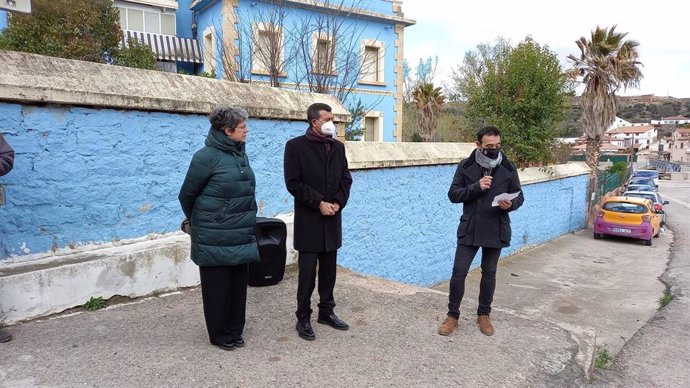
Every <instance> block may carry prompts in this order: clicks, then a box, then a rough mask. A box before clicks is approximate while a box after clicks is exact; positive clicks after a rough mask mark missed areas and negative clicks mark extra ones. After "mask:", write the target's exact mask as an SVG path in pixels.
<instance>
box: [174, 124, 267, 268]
mask: <svg viewBox="0 0 690 388" xmlns="http://www.w3.org/2000/svg"><path fill="white" fill-rule="evenodd" d="M255 186H256V181H255V178H254V172H253V171H252V169H251V167H250V166H249V159H248V158H247V155H246V154H245V152H244V143H240V142H236V141H233V140H230V139H229V138H228V137H227V136H226V135H225V134H224V133H222V132H219V131H215V130H213V129H212V130H210V131H209V134H208V136H207V137H206V147H204V148H202V149H201V150H199V151H197V153H195V154H194V157H193V158H192V163H191V164H190V166H189V171H187V176H186V178H185V180H184V183H183V184H182V188H181V189H180V195H179V197H178V198H179V200H180V205H182V211H183V212H184V215H185V216H186V217H187V218H188V219H189V220H190V221H191V233H190V235H191V240H192V250H191V256H192V261H194V263H196V264H197V265H199V266H203V267H211V266H229V265H238V264H244V263H250V262H254V261H258V260H259V251H258V248H257V245H256V237H255V235H254V231H255V227H256V199H255V196H254V189H255Z"/></svg>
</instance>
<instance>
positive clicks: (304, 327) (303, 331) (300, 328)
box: [295, 321, 316, 341]
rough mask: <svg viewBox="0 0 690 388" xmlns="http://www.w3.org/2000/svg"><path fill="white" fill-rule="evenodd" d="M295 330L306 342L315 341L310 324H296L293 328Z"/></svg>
mask: <svg viewBox="0 0 690 388" xmlns="http://www.w3.org/2000/svg"><path fill="white" fill-rule="evenodd" d="M295 329H297V334H299V336H300V338H304V339H305V340H307V341H313V340H315V339H316V335H314V330H313V329H312V328H311V323H309V322H308V321H307V322H297V326H296V327H295Z"/></svg>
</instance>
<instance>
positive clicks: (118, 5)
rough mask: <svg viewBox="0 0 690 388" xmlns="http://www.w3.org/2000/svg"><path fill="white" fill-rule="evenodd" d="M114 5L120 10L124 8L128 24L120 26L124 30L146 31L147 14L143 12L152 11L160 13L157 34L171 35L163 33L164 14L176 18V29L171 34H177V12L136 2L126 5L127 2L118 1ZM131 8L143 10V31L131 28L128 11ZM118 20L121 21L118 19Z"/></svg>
mask: <svg viewBox="0 0 690 388" xmlns="http://www.w3.org/2000/svg"><path fill="white" fill-rule="evenodd" d="M113 6H114V7H116V8H118V9H119V10H120V12H122V10H124V11H125V23H126V25H125V26H122V25H121V26H120V28H121V29H123V30H130V31H137V32H146V15H145V14H143V13H144V12H150V13H157V14H158V32H155V34H160V35H170V34H163V33H162V31H163V16H162V15H169V16H172V17H174V18H175V23H174V26H175V31H174V33H173V34H172V35H170V36H177V14H176V13H175V12H165V11H163V10H160V9H156V8H152V7H146V6H137V5H136V4H126V5H125V4H123V3H116V4H113ZM130 9H131V10H134V11H141V12H142V17H143V20H142V23H143V24H142V25H143V28H142V30H141V31H140V30H132V29H131V28H129V12H128V10H130ZM118 22H119V21H118ZM149 33H150V32H149Z"/></svg>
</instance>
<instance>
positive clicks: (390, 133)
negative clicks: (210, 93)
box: [178, 0, 396, 141]
mask: <svg viewBox="0 0 690 388" xmlns="http://www.w3.org/2000/svg"><path fill="white" fill-rule="evenodd" d="M185 1H187V2H188V0H183V1H181V2H180V3H179V5H180V10H178V31H182V29H181V28H180V26H179V24H180V23H181V22H182V21H183V20H186V16H182V17H180V16H179V14H180V13H181V12H183V11H182V9H183V8H185V7H188V5H186V4H185ZM206 3H208V4H210V6H206V8H205V9H203V10H200V12H199V17H198V26H199V27H198V28H199V30H198V31H199V32H198V39H199V41H200V43H201V44H202V45H203V42H202V36H203V31H204V30H205V29H206V28H207V26H210V25H216V26H220V4H221V2H220V1H216V2H213V1H207V2H206ZM206 3H204V4H206ZM336 3H337V4H339V2H336ZM345 4H359V5H360V8H363V9H367V10H370V11H375V12H380V13H385V14H388V15H392V6H391V3H390V2H386V1H383V0H365V1H363V2H362V1H356V0H352V1H345ZM271 7H273V6H272V5H270V4H268V3H266V2H264V1H261V0H256V1H247V0H241V1H240V2H239V6H238V7H237V10H236V13H237V16H238V18H239V19H240V20H242V21H243V22H241V23H240V25H238V28H239V29H240V31H241V28H242V27H241V24H245V23H246V20H255V21H261V20H258V19H259V15H267V14H270V12H268V11H267V10H268V9H270V8H271ZM313 15H314V11H312V10H306V9H302V8H295V7H287V8H286V20H285V26H287V27H286V28H285V30H286V31H292V30H295V29H296V28H295V27H294V26H296V25H301V24H303V23H304V20H308V19H309V18H310V17H312V16H313ZM189 20H190V23H191V16H189ZM344 20H345V23H344V26H346V27H343V28H342V31H355V32H356V34H355V35H354V39H355V40H357V42H356V45H357V55H358V56H359V46H360V42H361V40H363V39H370V40H379V41H382V42H384V51H385V58H384V74H385V75H384V81H385V85H383V86H378V85H366V84H359V83H356V84H355V85H354V88H355V89H360V90H365V91H366V92H364V91H354V92H353V93H351V94H350V96H349V97H348V99H347V100H346V101H343V103H344V104H345V105H346V106H352V105H354V104H355V103H356V101H357V100H358V99H361V100H362V102H363V103H364V105H365V106H367V107H368V108H370V110H373V111H378V112H381V113H382V114H383V120H384V123H383V126H384V128H383V139H382V140H383V141H395V140H396V139H395V137H394V133H395V130H396V125H395V110H394V107H395V97H394V95H393V93H394V92H395V38H396V34H395V29H394V23H392V22H380V21H372V20H364V19H361V18H346V19H344ZM348 23H350V24H351V25H354V27H349V26H348ZM217 29H218V30H219V28H217ZM219 32H220V31H219ZM190 33H191V30H190ZM344 36H346V37H352V36H353V35H350V34H349V33H345V34H344ZM347 40H351V39H347ZM245 42H249V41H248V40H245ZM236 44H237V46H238V47H239V46H240V43H239V41H238V42H236ZM286 46H287V47H286V54H285V55H288V53H289V52H290V51H291V50H292V49H293V47H292V45H291V44H290V40H289V38H286ZM341 47H342V46H341ZM240 51H241V52H243V53H244V54H242V56H243V58H242V59H241V61H242V62H243V63H247V64H251V48H250V45H249V43H243V44H242V47H241V48H240ZM340 52H344V50H340ZM216 57H217V58H221V57H222V55H221V53H220V52H217V53H216ZM340 59H341V60H342V58H340ZM249 66H250V65H249ZM286 71H287V77H286V78H285V79H284V80H283V82H285V83H288V84H289V83H294V82H298V80H299V79H300V78H301V77H303V76H301V75H299V74H298V73H297V72H296V71H295V70H294V67H293V66H289V67H288V68H287V69H286ZM216 74H217V78H222V76H223V75H222V72H221V71H219V69H217V70H216ZM245 78H247V79H249V80H256V81H268V80H269V78H268V77H267V76H262V75H257V74H250V69H247V70H246V71H245ZM301 83H302V85H303V86H302V88H303V89H305V88H308V86H307V85H306V82H305V81H304V80H301ZM369 91H371V92H369ZM372 93H379V94H372ZM381 93H385V95H381Z"/></svg>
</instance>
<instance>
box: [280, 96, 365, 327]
mask: <svg viewBox="0 0 690 388" xmlns="http://www.w3.org/2000/svg"><path fill="white" fill-rule="evenodd" d="M307 119H308V121H309V128H307V131H306V133H305V134H304V135H302V136H298V137H296V138H294V139H291V140H289V141H288V142H287V144H285V159H284V173H285V185H286V186H287V190H288V191H289V192H290V194H292V195H293V196H294V197H295V223H294V246H295V249H296V250H297V251H299V257H298V265H299V280H298V286H297V311H296V312H295V314H296V315H297V326H296V329H297V333H298V334H299V336H300V337H301V338H304V339H306V340H314V339H315V338H316V336H315V335H314V331H313V329H312V327H311V322H310V320H311V313H312V309H311V295H312V293H313V292H314V286H315V283H316V268H317V262H318V268H319V288H318V291H319V304H318V307H319V314H318V320H317V322H318V323H322V324H326V325H329V326H331V327H333V328H335V329H338V330H347V329H348V328H349V326H348V325H347V323H345V322H343V321H342V320H341V319H339V318H338V317H337V316H336V315H335V313H334V311H333V308H334V307H335V299H334V297H333V289H334V288H335V278H336V257H337V253H338V248H340V246H341V245H342V221H341V213H342V210H343V208H344V207H345V205H347V200H348V197H349V196H350V186H351V185H352V176H351V175H350V171H349V170H348V167H347V158H346V157H345V146H344V145H343V143H341V142H339V141H338V140H336V139H335V138H334V135H335V125H334V124H333V113H332V110H331V107H330V106H328V105H326V104H322V103H316V104H312V105H311V106H310V107H309V109H308V110H307Z"/></svg>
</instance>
